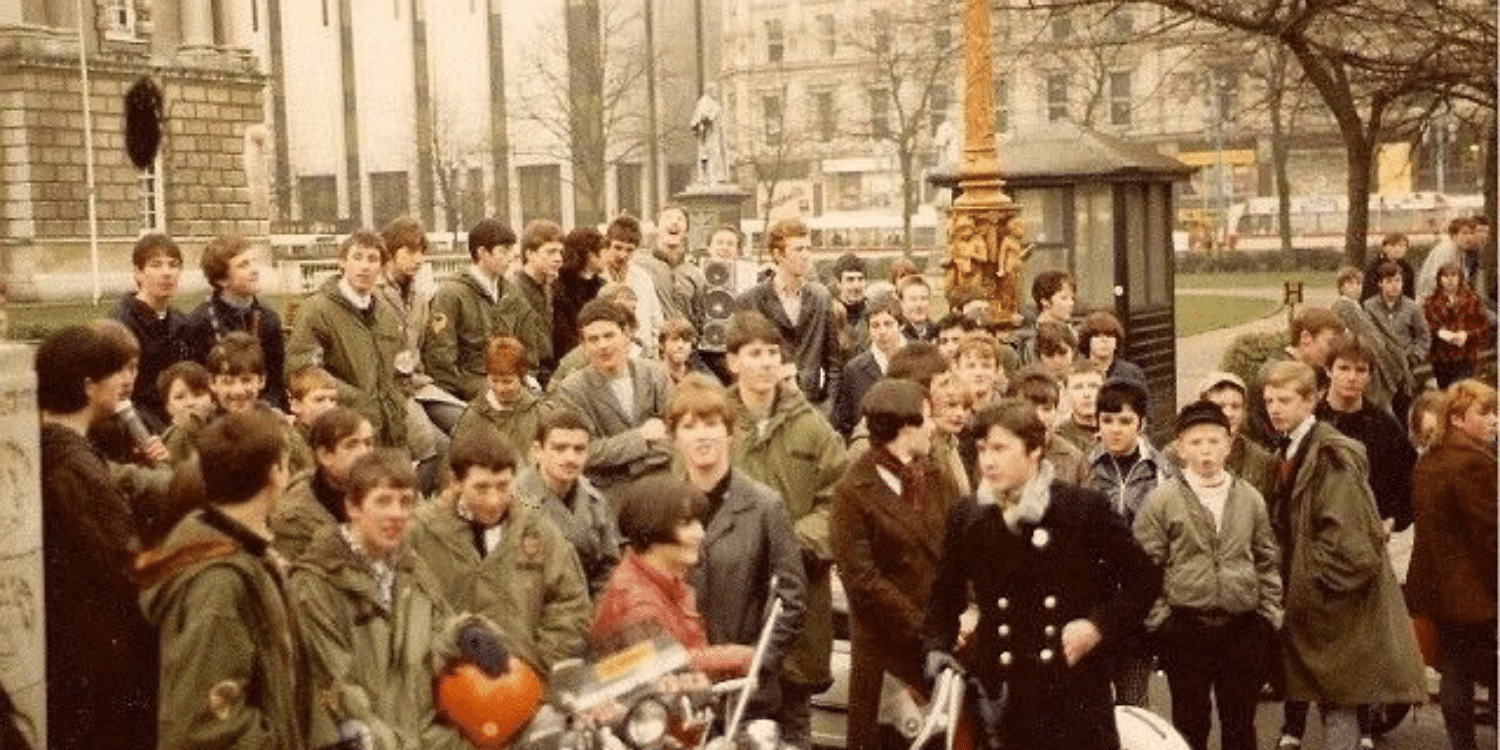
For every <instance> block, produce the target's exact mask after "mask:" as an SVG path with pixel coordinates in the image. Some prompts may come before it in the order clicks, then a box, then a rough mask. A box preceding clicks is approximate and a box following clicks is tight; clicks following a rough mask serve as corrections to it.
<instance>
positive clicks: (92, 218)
mask: <svg viewBox="0 0 1500 750" xmlns="http://www.w3.org/2000/svg"><path fill="white" fill-rule="evenodd" d="M73 7H74V9H75V10H74V12H75V13H77V15H78V75H79V78H80V79H81V81H82V85H83V170H84V181H85V183H86V188H85V189H86V190H88V197H89V263H90V265H91V266H92V267H93V271H94V274H93V275H94V304H95V305H97V304H99V297H100V289H99V206H98V202H97V194H96V190H95V187H94V107H93V102H91V101H90V100H89V62H88V45H87V44H85V43H84V37H83V22H84V17H83V0H74V2H73Z"/></svg>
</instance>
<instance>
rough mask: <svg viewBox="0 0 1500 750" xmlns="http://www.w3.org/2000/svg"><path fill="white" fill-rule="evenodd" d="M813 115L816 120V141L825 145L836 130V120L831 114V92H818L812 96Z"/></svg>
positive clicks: (832, 113) (831, 138)
mask: <svg viewBox="0 0 1500 750" xmlns="http://www.w3.org/2000/svg"><path fill="white" fill-rule="evenodd" d="M813 113H814V116H816V117H817V118H818V122H817V125H818V140H820V141H823V142H824V143H827V142H829V141H831V140H833V136H834V133H835V132H837V130H838V118H837V116H835V115H834V112H833V92H832V91H819V92H816V93H814V94H813Z"/></svg>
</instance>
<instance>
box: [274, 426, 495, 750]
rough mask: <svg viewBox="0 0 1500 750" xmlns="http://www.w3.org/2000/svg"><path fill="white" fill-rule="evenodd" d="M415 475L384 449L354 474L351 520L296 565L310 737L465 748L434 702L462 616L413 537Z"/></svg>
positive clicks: (402, 747)
mask: <svg viewBox="0 0 1500 750" xmlns="http://www.w3.org/2000/svg"><path fill="white" fill-rule="evenodd" d="M415 483H416V475H415V474H414V473H413V471H412V467H411V461H410V460H408V459H407V456H406V453H405V452H404V451H397V450H390V449H382V450H377V451H375V452H373V453H369V454H367V455H365V456H362V457H360V459H359V460H357V461H355V462H354V466H353V467H352V468H350V470H349V483H348V492H347V494H345V496H344V510H345V512H346V513H347V517H348V521H347V522H345V523H342V524H339V525H337V526H329V527H325V528H323V529H321V530H320V531H319V532H318V533H317V535H316V536H314V537H313V541H312V545H311V546H309V547H308V549H307V552H306V554H304V555H303V557H302V559H301V560H300V561H299V562H298V563H297V565H296V567H294V568H293V569H292V574H291V582H290V590H291V594H292V602H293V606H295V607H296V610H297V612H298V614H299V616H300V617H301V621H300V625H301V627H302V634H303V643H304V644H305V645H306V647H307V652H308V662H309V664H310V670H309V671H310V673H311V675H312V677H311V688H312V690H313V694H314V699H313V705H312V716H311V719H310V729H309V732H308V745H309V746H311V747H314V748H324V747H328V746H331V745H333V744H335V743H337V742H341V741H348V740H350V739H354V738H358V739H359V741H360V744H357V745H354V746H355V747H365V748H374V749H375V750H417V748H421V749H422V750H429V749H431V750H440V749H441V750H447V749H450V748H451V750H459V749H460V748H467V747H469V745H468V744H467V743H466V742H465V741H464V740H463V739H462V737H461V736H460V735H459V734H458V733H457V732H456V731H454V730H453V729H452V728H450V727H448V726H445V725H444V724H442V723H441V722H440V721H439V719H438V716H437V712H436V711H435V709H434V707H433V699H432V692H433V676H434V675H435V674H436V673H438V672H439V671H440V670H441V669H442V668H445V667H446V663H445V661H446V659H445V655H447V654H451V653H452V646H451V644H452V642H453V641H454V640H456V638H455V635H454V634H455V632H456V631H457V629H458V627H460V626H461V624H462V622H463V618H457V619H455V618H452V617H451V616H450V612H451V610H450V609H449V607H448V604H447V602H446V601H444V599H443V594H442V590H441V588H440V587H439V586H438V583H437V581H436V580H435V579H434V578H433V575H432V572H431V571H429V570H428V569H427V566H426V565H425V564H424V563H423V562H422V559H421V558H420V557H418V556H417V554H416V553H415V552H414V551H412V549H411V547H410V546H409V545H408V544H407V541H406V537H407V531H408V528H409V523H410V521H411V516H412V507H413V506H414V505H415V503H416V491H415V489H414V486H415Z"/></svg>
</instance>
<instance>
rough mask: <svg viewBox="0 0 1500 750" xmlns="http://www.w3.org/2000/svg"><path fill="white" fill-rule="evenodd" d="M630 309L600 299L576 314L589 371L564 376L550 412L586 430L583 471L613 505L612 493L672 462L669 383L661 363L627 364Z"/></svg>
mask: <svg viewBox="0 0 1500 750" xmlns="http://www.w3.org/2000/svg"><path fill="white" fill-rule="evenodd" d="M631 318H632V316H631V313H630V311H629V310H627V309H625V308H624V307H621V306H619V305H617V304H615V303H613V302H606V301H604V300H602V299H596V300H592V301H590V302H589V303H588V304H586V305H584V306H583V309H582V310H580V311H579V313H578V330H579V335H580V337H581V338H582V339H583V344H582V346H583V349H584V351H585V353H586V355H587V357H588V365H587V366H585V367H584V368H583V369H581V370H578V371H577V372H574V373H572V374H571V375H568V376H567V378H565V379H564V380H563V381H562V383H560V384H558V386H557V390H556V391H554V392H553V393H552V397H551V398H550V399H549V400H548V407H547V408H553V407H560V408H566V409H569V410H571V411H573V412H575V413H577V414H578V415H579V416H581V417H583V418H584V420H586V421H587V422H588V423H589V433H590V434H591V435H593V438H594V439H593V442H592V443H590V445H589V462H588V466H587V468H586V469H585V471H587V472H588V475H589V479H590V480H592V481H593V482H594V484H595V485H596V486H598V487H599V489H600V490H603V491H604V493H605V494H606V495H609V496H610V498H611V499H613V500H615V501H616V502H618V501H619V494H618V491H622V488H623V487H625V486H626V485H628V484H629V483H631V482H633V481H636V480H639V479H641V478H643V477H645V476H648V475H650V474H655V473H658V472H662V471H666V470H667V467H668V465H669V464H670V463H671V460H672V459H671V450H670V447H669V445H668V443H669V436H668V435H667V426H666V423H664V422H663V421H662V415H664V414H666V411H667V400H668V398H669V396H670V391H671V387H672V386H671V383H670V382H669V379H668V377H667V373H666V370H664V369H663V368H662V366H661V364H660V363H658V362H654V361H651V360H648V359H632V358H629V357H627V353H626V352H627V349H628V346H629V342H630V338H629V333H628V329H629V326H630V324H631Z"/></svg>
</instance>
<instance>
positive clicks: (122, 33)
mask: <svg viewBox="0 0 1500 750" xmlns="http://www.w3.org/2000/svg"><path fill="white" fill-rule="evenodd" d="M104 24H105V27H104V33H105V35H106V36H110V37H115V38H119V37H127V38H131V39H133V38H135V0H107V2H106V3H105V4H104Z"/></svg>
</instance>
